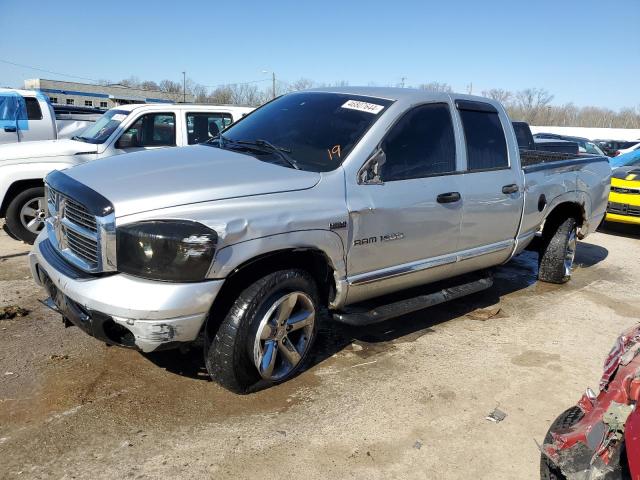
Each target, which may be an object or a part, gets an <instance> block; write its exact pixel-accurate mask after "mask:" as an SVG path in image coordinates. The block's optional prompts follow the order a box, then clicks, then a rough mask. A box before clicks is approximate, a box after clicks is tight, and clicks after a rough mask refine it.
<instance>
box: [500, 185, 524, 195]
mask: <svg viewBox="0 0 640 480" xmlns="http://www.w3.org/2000/svg"><path fill="white" fill-rule="evenodd" d="M518 190H520V187H518V185H516V184H515V183H512V184H511V185H505V186H504V187H502V193H504V194H505V195H509V194H511V193H516V192H517V191H518Z"/></svg>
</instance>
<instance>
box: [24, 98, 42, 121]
mask: <svg viewBox="0 0 640 480" xmlns="http://www.w3.org/2000/svg"><path fill="white" fill-rule="evenodd" d="M24 101H25V104H26V107H27V120H42V110H41V109H40V102H38V99H37V98H35V97H24Z"/></svg>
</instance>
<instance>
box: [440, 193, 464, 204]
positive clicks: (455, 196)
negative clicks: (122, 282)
mask: <svg viewBox="0 0 640 480" xmlns="http://www.w3.org/2000/svg"><path fill="white" fill-rule="evenodd" d="M437 200H438V203H454V202H459V201H460V193H458V192H447V193H441V194H440V195H438V197H437Z"/></svg>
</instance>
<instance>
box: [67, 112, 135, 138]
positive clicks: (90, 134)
mask: <svg viewBox="0 0 640 480" xmlns="http://www.w3.org/2000/svg"><path fill="white" fill-rule="evenodd" d="M127 115H129V112H127V111H126V110H109V111H108V112H107V113H105V114H104V115H102V116H101V117H100V118H98V120H96V122H95V123H94V124H92V125H90V126H88V127H87V128H85V129H84V130H83V131H82V132H81V133H80V134H79V135H76V136H75V137H73V140H79V141H81V142H86V143H104V142H106V140H107V138H109V137H110V136H111V134H112V133H113V132H114V131H115V129H116V128H118V126H119V125H120V123H122V121H123V120H124V119H125V118H126V117H127Z"/></svg>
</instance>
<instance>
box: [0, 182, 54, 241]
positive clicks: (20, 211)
mask: <svg viewBox="0 0 640 480" xmlns="http://www.w3.org/2000/svg"><path fill="white" fill-rule="evenodd" d="M46 216H47V202H46V200H45V198H44V187H33V188H28V189H27V190H24V191H23V192H20V193H19V194H18V195H16V196H15V197H14V199H13V200H11V202H10V203H9V206H8V207H7V213H6V214H5V222H6V224H7V229H8V230H9V233H10V234H11V235H12V236H14V237H15V238H17V239H18V240H22V241H23V242H27V243H33V242H34V241H35V240H36V237H37V236H38V234H39V233H40V232H41V231H42V229H43V228H44V220H45V218H46Z"/></svg>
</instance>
